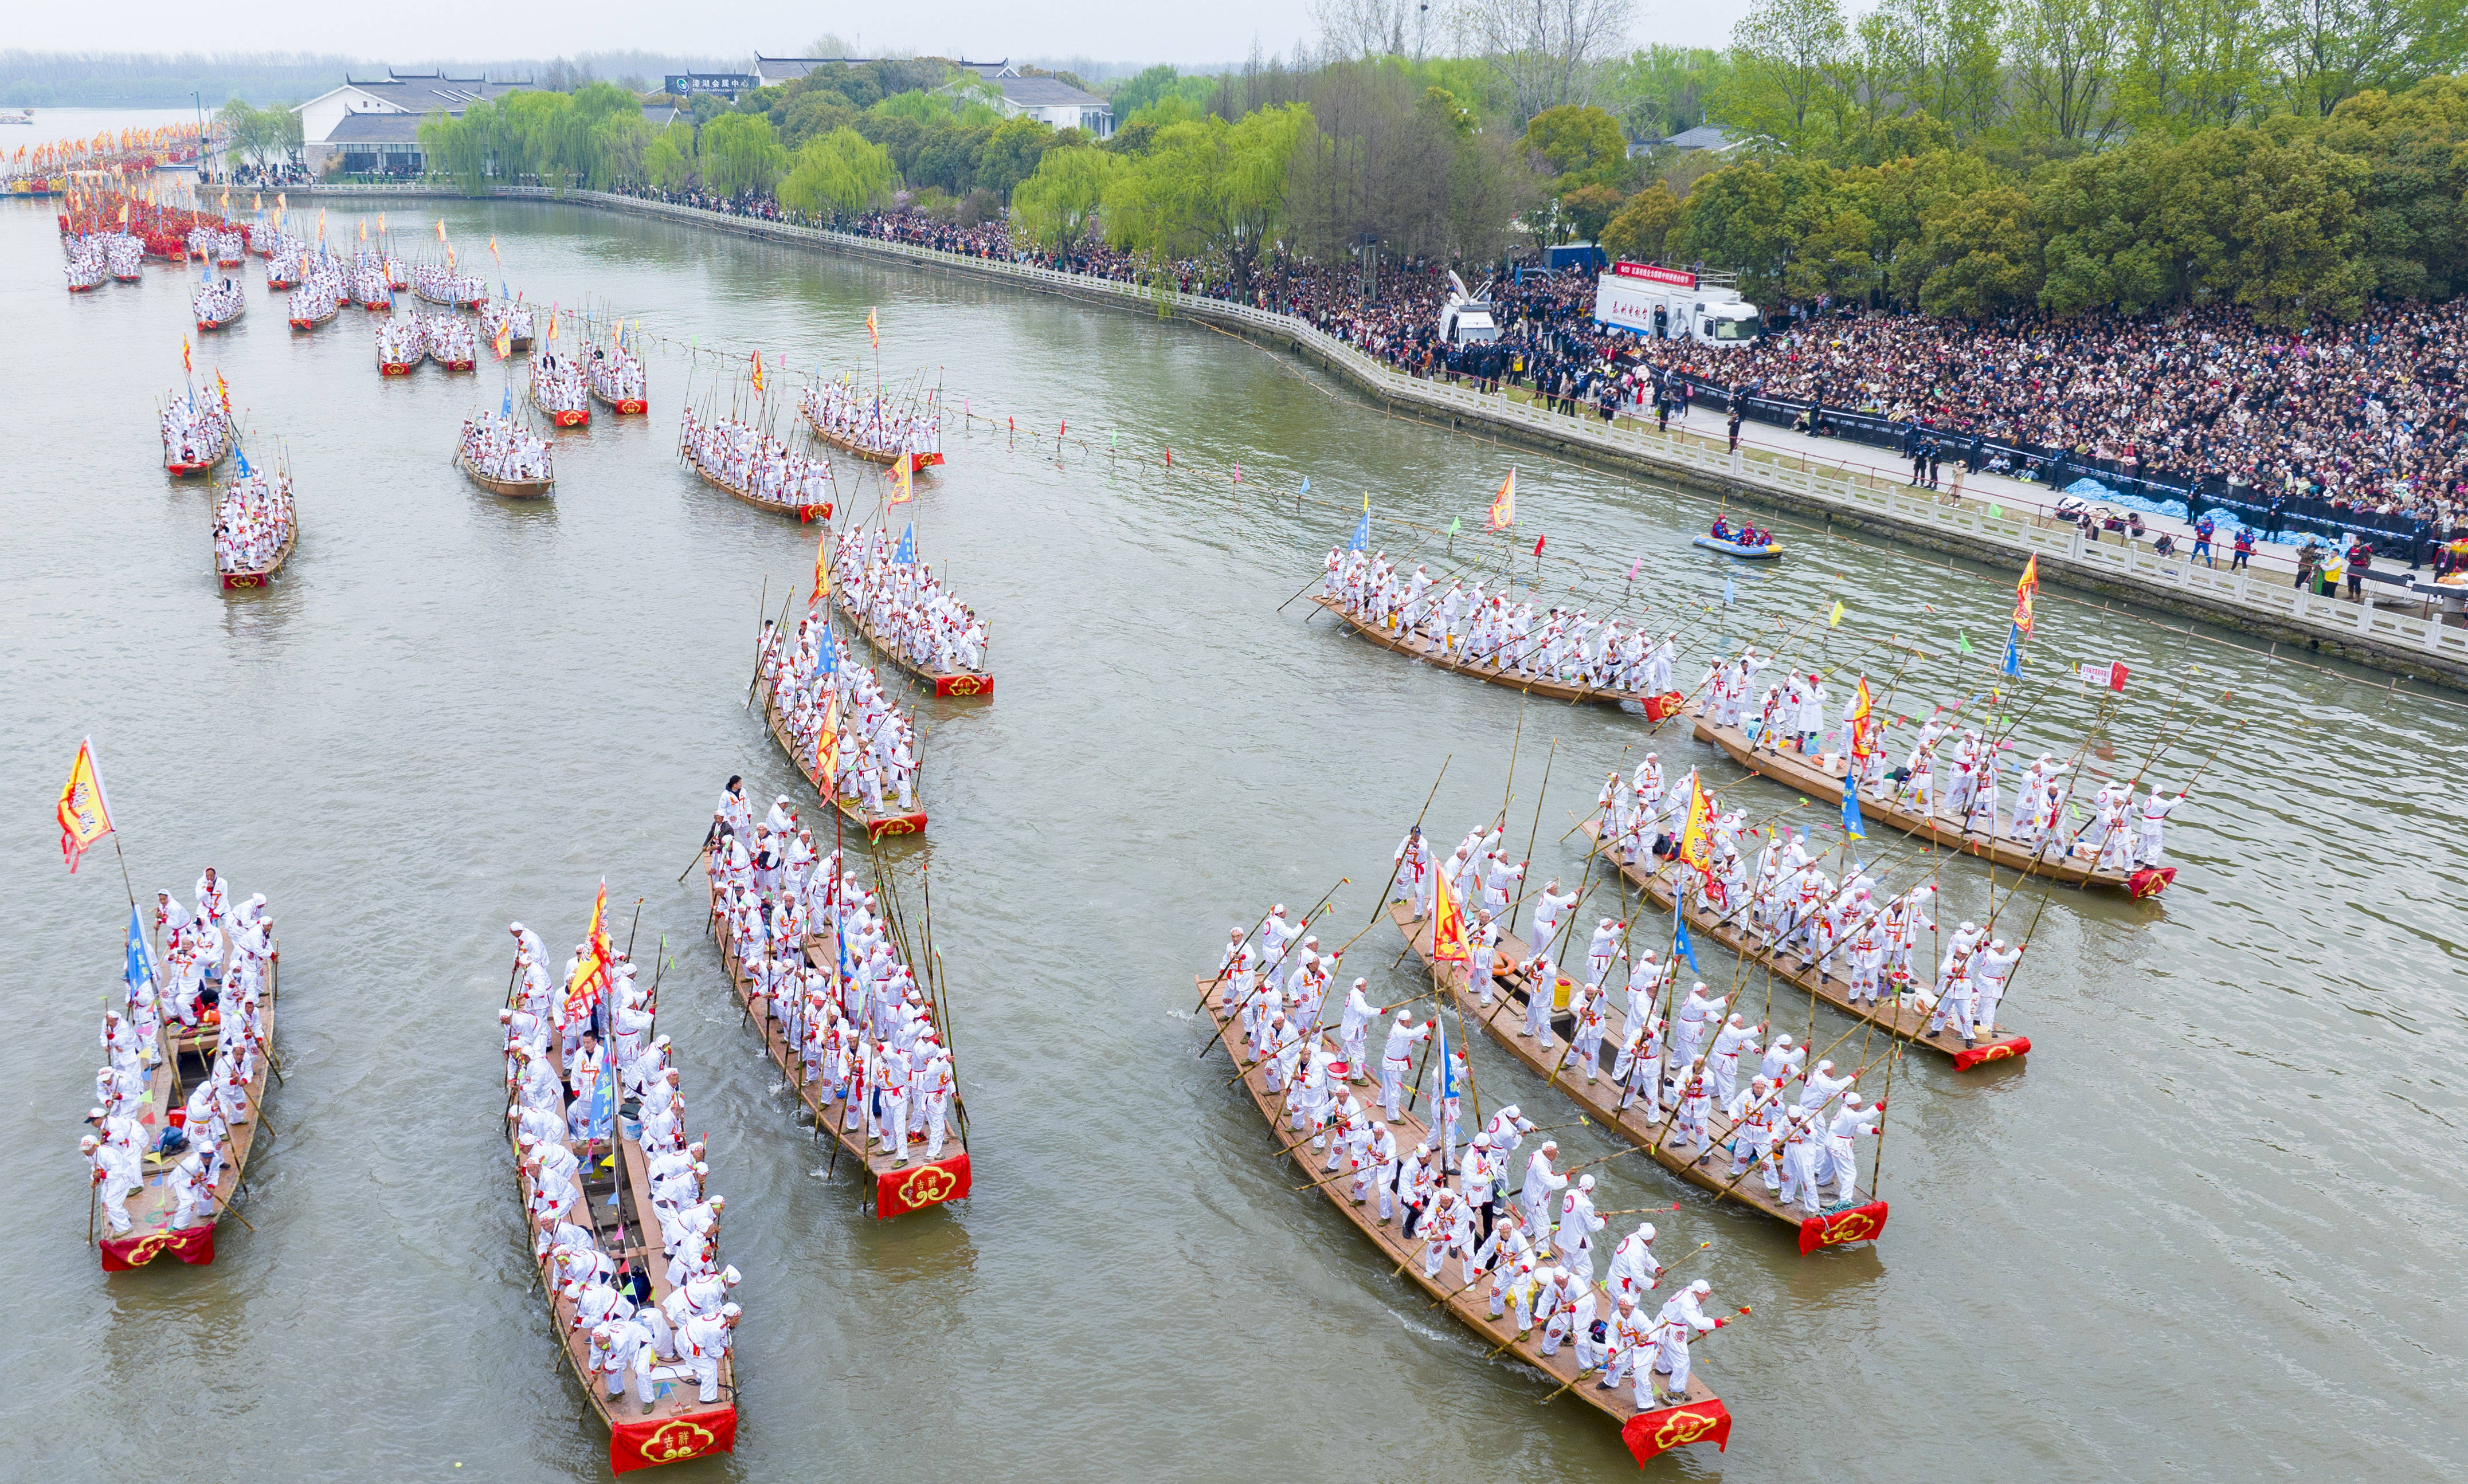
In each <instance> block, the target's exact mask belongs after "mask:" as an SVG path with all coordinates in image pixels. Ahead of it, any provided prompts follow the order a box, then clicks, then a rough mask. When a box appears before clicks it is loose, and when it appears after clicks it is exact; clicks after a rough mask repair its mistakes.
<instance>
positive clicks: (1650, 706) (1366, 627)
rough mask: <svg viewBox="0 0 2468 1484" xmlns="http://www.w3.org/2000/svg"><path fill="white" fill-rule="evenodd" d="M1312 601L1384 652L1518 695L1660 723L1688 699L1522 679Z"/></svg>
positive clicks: (1332, 601)
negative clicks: (1633, 710) (1633, 712)
mask: <svg viewBox="0 0 2468 1484" xmlns="http://www.w3.org/2000/svg"><path fill="white" fill-rule="evenodd" d="M1312 602H1314V603H1315V604H1318V605H1320V606H1321V607H1323V608H1325V609H1327V610H1328V611H1329V612H1331V613H1334V614H1336V615H1337V618H1338V619H1339V620H1341V621H1342V622H1343V623H1344V624H1345V626H1346V627H1347V628H1351V629H1353V630H1354V631H1355V632H1356V633H1358V634H1360V635H1361V636H1362V637H1364V638H1365V639H1368V640H1370V641H1371V642H1372V643H1374V644H1376V645H1379V646H1381V647H1382V648H1383V649H1390V650H1394V651H1397V652H1398V653H1400V654H1408V655H1411V656H1413V657H1414V658H1416V659H1419V660H1422V661H1423V662H1424V663H1426V664H1430V665H1436V666H1438V667H1439V668H1440V669H1442V670H1452V671H1455V672H1456V673H1457V674H1462V675H1472V676H1474V678H1475V679H1477V680H1488V681H1490V682H1491V683H1492V684H1494V685H1504V686H1506V687H1508V688H1509V689H1510V690H1513V691H1517V692H1519V693H1520V694H1524V695H1532V696H1542V697H1543V699H1545V700H1565V701H1569V702H1576V701H1591V702H1593V703H1595V704H1597V705H1603V706H1634V707H1637V708H1639V709H1640V710H1642V711H1643V712H1644V713H1645V719H1647V720H1649V721H1659V720H1661V719H1663V718H1665V717H1667V716H1671V715H1673V714H1674V713H1676V712H1678V711H1679V709H1680V705H1681V703H1682V702H1683V701H1685V699H1686V697H1685V696H1682V695H1680V692H1678V691H1666V692H1665V693H1663V694H1662V695H1660V696H1647V695H1644V694H1642V693H1641V692H1637V691H1618V690H1612V689H1611V688H1609V687H1607V686H1598V685H1579V684H1573V683H1570V682H1568V681H1564V680H1554V679H1551V678H1549V677H1548V676H1542V675H1528V674H1520V673H1519V672H1517V671H1514V670H1504V669H1502V668H1500V667H1499V666H1498V665H1497V664H1494V663H1493V662H1491V661H1490V660H1467V659H1459V658H1457V657H1456V656H1455V655H1452V654H1451V653H1449V652H1448V651H1447V649H1446V647H1445V646H1444V645H1443V644H1442V643H1441V642H1440V641H1439V640H1437V639H1434V638H1432V637H1431V636H1430V635H1428V634H1425V633H1419V632H1405V633H1400V632H1398V631H1397V630H1395V629H1392V628H1382V627H1381V626H1380V625H1378V624H1375V623H1372V622H1371V621H1370V620H1368V619H1365V618H1362V617H1360V616H1359V615H1357V614H1354V613H1351V612H1348V611H1347V610H1346V606H1345V604H1344V602H1343V601H1342V600H1340V599H1337V598H1332V597H1329V596H1328V595H1327V594H1325V593H1314V594H1313V595H1312Z"/></svg>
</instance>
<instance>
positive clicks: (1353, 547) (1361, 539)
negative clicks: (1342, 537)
mask: <svg viewBox="0 0 2468 1484" xmlns="http://www.w3.org/2000/svg"><path fill="white" fill-rule="evenodd" d="M1345 549H1346V550H1347V551H1369V550H1370V549H1371V513H1370V512H1369V511H1367V510H1366V511H1364V512H1363V513H1362V518H1361V519H1360V520H1358V521H1356V522H1355V523H1354V535H1352V536H1350V537H1346V541H1345Z"/></svg>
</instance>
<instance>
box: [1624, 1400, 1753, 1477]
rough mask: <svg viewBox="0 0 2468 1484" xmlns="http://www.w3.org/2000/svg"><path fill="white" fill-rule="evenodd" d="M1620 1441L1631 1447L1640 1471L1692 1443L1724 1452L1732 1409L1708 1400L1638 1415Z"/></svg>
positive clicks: (1716, 1401) (1727, 1448)
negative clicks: (1661, 1455)
mask: <svg viewBox="0 0 2468 1484" xmlns="http://www.w3.org/2000/svg"><path fill="white" fill-rule="evenodd" d="M1620 1441H1621V1442H1623V1443H1625V1444H1627V1445H1628V1450H1629V1452H1630V1453H1631V1454H1633V1455H1634V1457H1635V1458H1636V1466H1637V1467H1638V1468H1640V1469H1642V1468H1644V1467H1645V1466H1646V1464H1647V1463H1648V1462H1649V1461H1651V1460H1652V1459H1653V1458H1654V1457H1655V1456H1656V1455H1657V1454H1659V1453H1665V1452H1668V1451H1670V1450H1672V1449H1675V1448H1680V1447H1683V1446H1685V1445H1687V1444H1690V1443H1703V1442H1707V1441H1711V1442H1712V1443H1713V1445H1714V1450H1715V1451H1716V1452H1725V1451H1727V1450H1729V1448H1730V1444H1731V1409H1730V1408H1729V1407H1727V1406H1725V1405H1724V1404H1722V1402H1721V1401H1720V1400H1719V1399H1717V1398H1708V1399H1706V1400H1705V1401H1702V1402H1690V1403H1688V1404H1685V1405H1682V1406H1667V1407H1664V1408H1663V1409H1662V1410H1660V1411H1657V1412H1639V1413H1637V1414H1636V1415H1635V1416H1634V1417H1632V1418H1630V1419H1629V1420H1628V1421H1627V1423H1626V1424H1624V1425H1623V1426H1622V1427H1620Z"/></svg>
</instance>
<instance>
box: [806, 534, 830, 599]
mask: <svg viewBox="0 0 2468 1484" xmlns="http://www.w3.org/2000/svg"><path fill="white" fill-rule="evenodd" d="M831 595H832V528H831V527H830V526H828V525H826V526H825V527H823V529H822V531H821V533H820V534H818V535H817V536H815V537H814V596H813V597H811V599H808V600H807V603H806V606H807V607H809V608H819V607H821V606H822V605H823V600H824V599H826V598H828V597H830V596H831Z"/></svg>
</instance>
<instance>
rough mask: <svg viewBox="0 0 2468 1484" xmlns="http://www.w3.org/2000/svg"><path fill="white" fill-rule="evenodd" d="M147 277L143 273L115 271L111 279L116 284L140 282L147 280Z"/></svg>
mask: <svg viewBox="0 0 2468 1484" xmlns="http://www.w3.org/2000/svg"><path fill="white" fill-rule="evenodd" d="M145 279H146V275H145V274H143V273H114V274H113V275H111V281H112V282H113V283H115V284H138V283H143V282H145Z"/></svg>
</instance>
